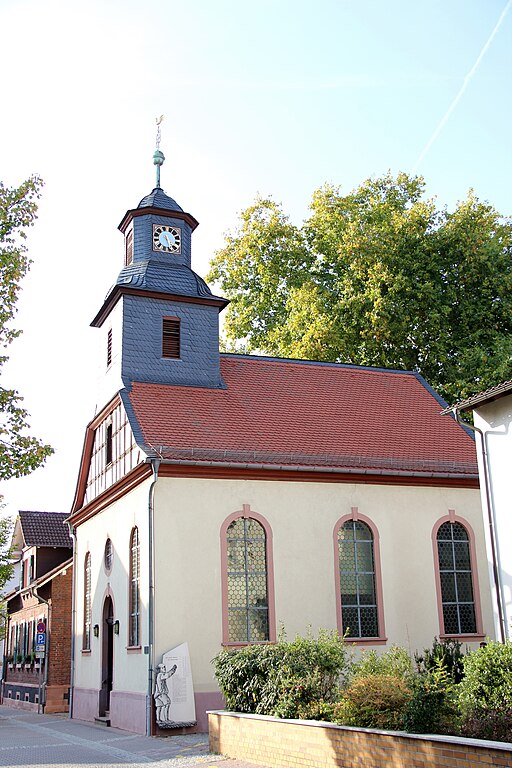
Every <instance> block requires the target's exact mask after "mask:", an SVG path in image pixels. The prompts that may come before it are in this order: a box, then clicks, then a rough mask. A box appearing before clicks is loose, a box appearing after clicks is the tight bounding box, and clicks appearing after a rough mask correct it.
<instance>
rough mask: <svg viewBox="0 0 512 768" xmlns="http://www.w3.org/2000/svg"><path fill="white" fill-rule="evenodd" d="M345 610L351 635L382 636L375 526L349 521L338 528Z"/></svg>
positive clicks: (346, 623) (342, 601)
mask: <svg viewBox="0 0 512 768" xmlns="http://www.w3.org/2000/svg"><path fill="white" fill-rule="evenodd" d="M338 554H339V569H340V592H341V613H342V625H343V632H344V633H345V632H347V631H348V635H349V637H378V636H379V622H378V614H377V590H376V586H375V559H374V543H373V534H372V532H371V529H370V527H369V526H368V525H366V523H363V522H361V521H360V520H358V521H355V520H347V521H346V522H345V523H344V524H343V525H342V526H341V527H340V529H339V531H338Z"/></svg>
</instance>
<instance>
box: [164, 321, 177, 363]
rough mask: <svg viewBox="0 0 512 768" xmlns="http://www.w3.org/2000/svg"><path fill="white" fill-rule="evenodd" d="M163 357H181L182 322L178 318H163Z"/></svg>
mask: <svg viewBox="0 0 512 768" xmlns="http://www.w3.org/2000/svg"><path fill="white" fill-rule="evenodd" d="M162 357H172V358H175V359H176V358H179V357H180V321H179V319H178V318H177V317H164V318H163V324H162Z"/></svg>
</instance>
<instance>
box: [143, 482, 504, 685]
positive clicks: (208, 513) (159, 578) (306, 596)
mask: <svg viewBox="0 0 512 768" xmlns="http://www.w3.org/2000/svg"><path fill="white" fill-rule="evenodd" d="M243 504H249V505H250V507H251V509H252V510H253V511H255V512H257V513H259V514H260V515H263V516H264V517H265V518H266V520H267V521H268V523H269V524H270V526H271V528H272V532H273V547H274V578H275V604H276V623H277V629H278V631H279V626H280V624H281V623H282V624H283V625H284V627H285V630H286V633H287V636H288V637H290V638H291V637H293V636H294V635H295V634H296V633H297V632H299V633H305V632H307V630H308V626H309V625H311V627H312V629H313V631H317V630H318V628H320V627H323V628H332V629H334V628H335V627H336V598H335V576H334V567H335V566H334V552H333V548H334V547H333V529H334V525H335V523H336V522H337V520H339V519H340V518H341V517H342V516H344V515H346V514H350V511H351V508H352V507H358V509H359V512H360V513H361V514H362V515H365V516H367V517H369V518H370V519H371V520H372V522H373V523H374V524H375V525H376V527H377V529H378V531H379V535H380V551H381V561H382V585H383V600H384V619H385V630H386V636H387V638H388V644H393V643H396V644H400V645H404V646H406V647H407V648H408V649H409V650H410V651H411V652H414V651H415V650H417V649H418V650H422V649H423V648H425V647H428V646H430V645H431V643H432V640H433V638H434V636H435V635H439V633H440V627H439V620H438V610H437V597H436V587H435V581H434V559H433V548H432V529H433V527H434V525H435V523H436V522H437V521H438V520H439V519H440V518H441V517H444V516H446V515H447V514H448V511H449V510H450V509H453V510H455V513H456V514H457V515H459V516H460V517H462V518H465V519H466V520H467V521H468V522H469V523H470V525H471V526H472V528H473V530H474V532H475V536H476V550H477V568H478V577H479V583H480V594H481V601H482V618H483V630H484V633H486V634H488V635H491V636H493V635H494V629H493V620H492V609H491V598H490V588H489V578H488V571H487V559H486V552H485V544H484V534H483V525H482V513H481V508H480V495H479V491H478V490H470V489H447V488H435V487H424V488H422V487H407V486H391V485H388V486H378V485H355V484H336V483H301V482H271V481H251V480H245V481H244V480H206V479H205V480H202V479H182V478H180V479H172V478H160V479H159V480H158V482H157V485H156V495H155V513H156V514H155V568H156V580H155V617H156V619H155V621H156V625H155V632H156V635H155V643H156V645H155V663H158V661H159V660H160V657H161V655H162V654H163V653H164V652H165V651H167V650H168V649H169V648H172V647H173V646H175V645H178V644H179V643H181V642H184V641H187V642H188V643H189V646H190V651H191V662H192V671H193V677H194V687H195V690H196V691H197V692H201V691H211V690H215V688H216V686H215V683H214V679H213V673H212V665H211V659H212V657H213V656H214V655H215V654H216V653H217V651H218V650H219V649H220V648H221V642H222V623H221V622H222V603H221V572H220V528H221V525H222V523H223V522H224V520H225V519H226V518H227V517H228V515H230V514H231V513H233V512H236V511H237V510H241V509H242V505H243Z"/></svg>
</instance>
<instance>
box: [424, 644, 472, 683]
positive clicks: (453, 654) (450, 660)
mask: <svg viewBox="0 0 512 768" xmlns="http://www.w3.org/2000/svg"><path fill="white" fill-rule="evenodd" d="M461 647H462V644H461V643H459V642H458V641H457V640H438V639H437V637H434V642H433V643H432V648H425V650H424V651H423V653H422V654H418V653H415V654H414V660H415V662H416V666H417V668H418V672H420V674H421V673H423V672H428V671H430V670H433V669H435V668H436V666H437V664H438V662H439V661H441V662H442V664H443V666H444V667H445V669H446V671H447V672H448V674H449V675H450V676H451V677H452V678H453V680H454V681H455V682H456V683H460V681H461V680H462V678H463V677H464V663H463V661H464V654H463V653H462V651H461Z"/></svg>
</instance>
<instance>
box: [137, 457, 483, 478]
mask: <svg viewBox="0 0 512 768" xmlns="http://www.w3.org/2000/svg"><path fill="white" fill-rule="evenodd" d="M151 461H153V459H151ZM160 462H161V463H162V464H166V465H171V466H180V467H181V466H183V467H220V468H222V469H224V468H225V469H259V470H280V471H283V470H285V471H289V472H297V473H298V472H318V473H325V474H347V475H376V476H379V475H381V476H385V477H436V478H439V479H443V480H445V479H449V478H454V479H457V480H460V479H469V480H478V474H475V473H474V472H436V471H434V470H430V471H428V470H425V471H421V470H408V469H368V468H366V467H357V466H356V467H332V466H330V467H321V466H318V465H317V464H310V465H309V464H265V463H262V462H251V461H245V462H243V461H214V460H206V459H203V460H201V459H164V458H162V459H160Z"/></svg>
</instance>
